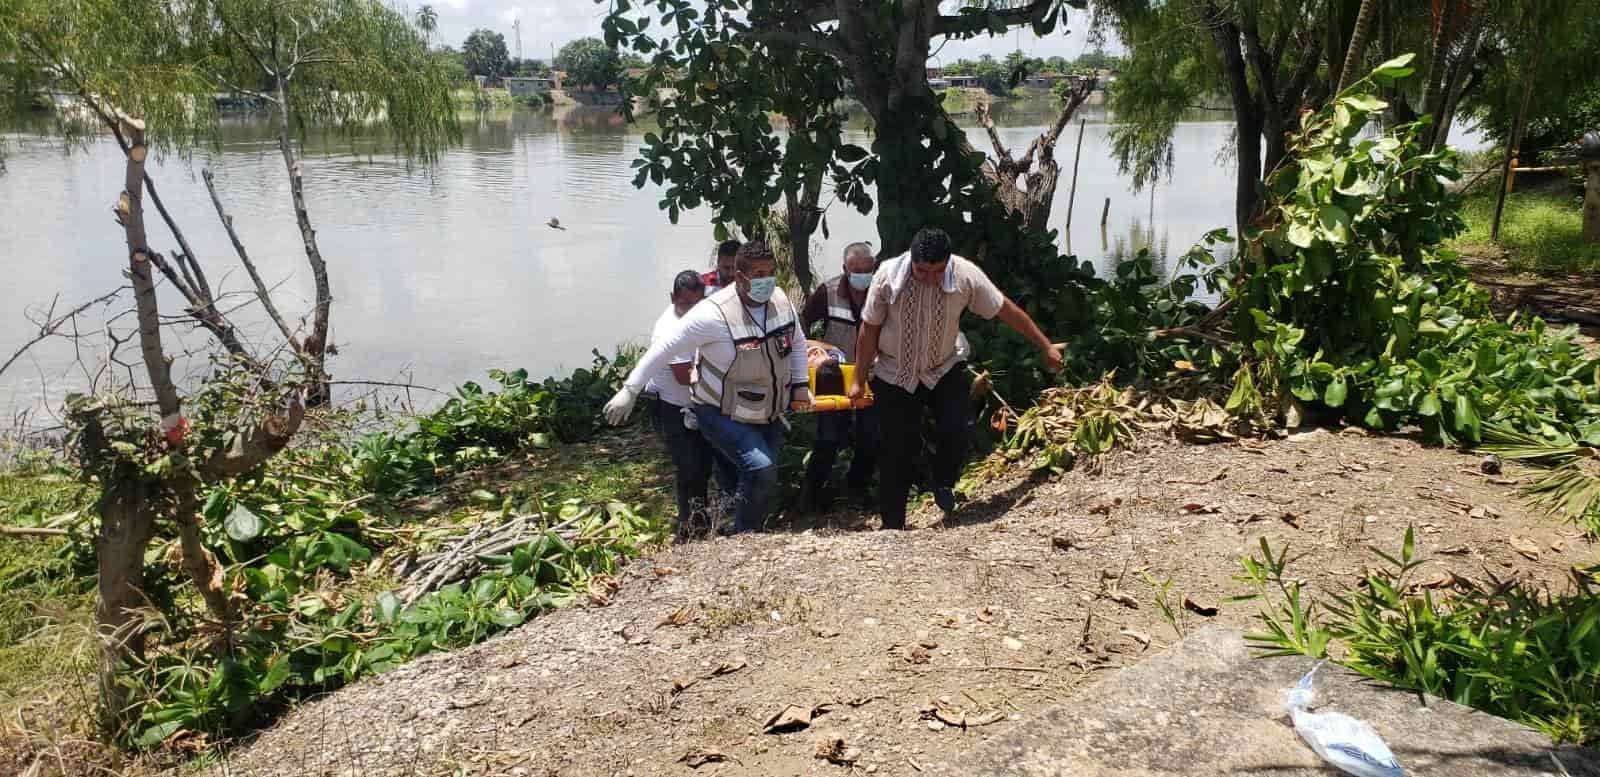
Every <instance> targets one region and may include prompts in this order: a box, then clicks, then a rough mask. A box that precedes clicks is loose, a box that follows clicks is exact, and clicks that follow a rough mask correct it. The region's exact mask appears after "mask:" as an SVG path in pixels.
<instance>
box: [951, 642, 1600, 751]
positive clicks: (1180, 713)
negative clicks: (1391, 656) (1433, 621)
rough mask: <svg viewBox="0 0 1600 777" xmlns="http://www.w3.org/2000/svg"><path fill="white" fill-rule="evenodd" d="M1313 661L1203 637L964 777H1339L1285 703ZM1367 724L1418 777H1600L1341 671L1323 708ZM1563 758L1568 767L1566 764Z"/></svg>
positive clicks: (1518, 733) (1016, 732)
mask: <svg viewBox="0 0 1600 777" xmlns="http://www.w3.org/2000/svg"><path fill="white" fill-rule="evenodd" d="M1312 663H1313V662H1312V661H1310V660H1309V659H1303V658H1273V659H1262V658H1256V657H1255V656H1253V655H1252V654H1251V653H1250V651H1249V650H1248V649H1247V648H1246V647H1245V644H1244V639H1243V638H1242V636H1241V635H1240V634H1239V633H1238V632H1234V631H1228V630H1224V629H1220V628H1214V629H1207V630H1203V631H1199V632H1195V633H1192V634H1191V635H1190V636H1189V637H1188V638H1186V639H1184V640H1182V641H1180V642H1179V643H1178V644H1176V645H1174V646H1173V647H1171V648H1169V649H1168V650H1167V651H1166V652H1164V653H1163V654H1161V655H1159V656H1155V657H1153V658H1150V659H1148V660H1146V661H1144V662H1142V663H1139V664H1137V665H1134V666H1131V667H1128V668H1126V669H1122V670H1120V671H1118V672H1117V673H1116V674H1115V675H1112V676H1111V677H1108V678H1107V679H1105V680H1103V681H1101V682H1099V683H1098V684H1096V685H1094V686H1092V687H1091V688H1089V689H1087V690H1085V691H1084V692H1082V693H1080V694H1078V695H1077V696H1075V697H1073V699H1072V700H1071V701H1070V702H1068V703H1067V704H1064V705H1062V706H1060V707H1057V708H1055V709H1053V710H1051V711H1049V712H1047V713H1046V714H1045V715H1044V716H1043V717H1041V718H1038V719H1035V720H1032V721H1029V722H1026V723H1022V724H1020V725H1018V726H1017V727H1016V728H1015V729H1013V730H1011V731H1009V732H1006V733H1004V734H1001V735H1000V736H998V737H996V738H994V739H992V740H990V741H989V742H987V743H986V744H984V745H983V746H982V747H980V748H978V749H976V750H975V751H973V752H972V753H970V754H969V755H968V757H967V759H966V761H965V762H964V763H962V764H959V765H958V766H957V768H956V769H954V772H955V773H957V774H963V775H982V776H984V777H1001V776H1002V775H1004V776H1005V777H1023V776H1024V775H1026V776H1027V777H1043V776H1044V775H1051V776H1052V777H1100V776H1101V775H1105V776H1106V777H1110V776H1111V775H1116V776H1117V777H1127V775H1141V774H1142V775H1191V776H1194V777H1201V776H1205V775H1223V774H1229V775H1233V774H1255V775H1273V776H1274V777H1329V775H1334V774H1339V772H1338V771H1337V770H1335V769H1333V768H1332V767H1330V766H1327V765H1326V764H1325V763H1324V762H1323V761H1321V759H1319V758H1317V756H1316V754H1315V753H1313V752H1312V751H1311V749H1310V748H1309V747H1307V746H1306V745H1305V744H1304V743H1303V742H1302V741H1301V740H1300V737H1299V735H1297V734H1296V733H1295V731H1294V729H1293V728H1292V727H1291V726H1290V724H1289V719H1288V715H1287V714H1286V713H1285V712H1284V709H1283V690H1284V689H1286V688H1288V687H1289V686H1291V685H1293V684H1294V682H1295V681H1296V680H1298V679H1299V678H1300V676H1301V675H1302V674H1304V673H1305V672H1306V671H1307V670H1308V669H1310V668H1311V665H1312ZM1324 708H1326V709H1333V710H1338V711H1340V712H1343V713H1345V714H1348V715H1353V716H1355V717H1358V718H1361V719H1363V720H1366V721H1367V722H1368V723H1370V724H1372V726H1373V728H1375V729H1377V731H1378V733H1379V734H1380V735H1382V736H1383V738H1384V741H1385V742H1387V743H1388V744H1389V747H1390V749H1392V750H1393V751H1394V753H1395V756H1396V757H1397V758H1399V760H1400V764H1401V765H1402V766H1403V767H1405V769H1406V773H1407V774H1411V775H1417V776H1418V777H1429V776H1430V775H1432V776H1436V777H1447V776H1448V777H1478V776H1479V775H1482V777H1489V776H1490V775H1493V777H1533V775H1540V776H1541V777H1567V776H1568V775H1570V777H1600V753H1597V752H1596V751H1594V750H1587V749H1580V748H1563V749H1559V750H1558V749H1555V748H1552V747H1551V746H1550V740H1549V739H1548V738H1546V737H1545V736H1544V735H1542V734H1540V733H1538V732H1536V731H1532V730H1529V729H1527V728H1524V727H1523V726H1520V725H1518V724H1515V723H1512V722H1510V721H1507V720H1504V719H1502V718H1497V717H1494V716H1492V715H1487V714H1484V713H1481V712H1476V711H1473V710H1471V709H1468V708H1466V707H1462V706H1460V705H1456V704H1452V703H1450V702H1446V701H1443V700H1439V699H1433V698H1427V699H1423V698H1422V697H1419V696H1418V695H1417V694H1414V693H1409V692H1405V691H1398V690H1395V689H1393V688H1388V687H1385V686H1383V685H1380V684H1378V683H1374V682H1371V681H1369V680H1367V679H1365V678H1363V677H1361V676H1360V675H1357V674H1355V673H1353V672H1350V671H1347V670H1344V669H1341V668H1339V667H1336V666H1334V665H1333V664H1328V665H1326V666H1324V667H1323V668H1322V670H1321V671H1319V672H1317V703H1316V705H1315V709H1324ZM1554 759H1559V760H1560V762H1559V765H1558V763H1557V761H1556V760H1554Z"/></svg>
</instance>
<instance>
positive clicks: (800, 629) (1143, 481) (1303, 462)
mask: <svg viewBox="0 0 1600 777" xmlns="http://www.w3.org/2000/svg"><path fill="white" fill-rule="evenodd" d="M1476 465H1477V460H1476V459H1475V458H1473V457H1469V456H1466V455H1463V454H1460V453H1456V452H1452V451H1448V450H1443V449H1439V448H1431V447H1426V446H1422V445H1419V444H1418V443H1416V442H1413V441H1411V440H1406V439H1401V438H1393V437H1378V436H1368V435H1365V434H1359V433H1355V432H1346V433H1338V432H1332V431H1314V432H1311V433H1307V434H1302V435H1297V436H1294V437H1291V438H1289V439H1287V440H1280V441H1276V442H1265V443H1261V442H1250V441H1245V442H1237V443H1231V444H1225V445H1213V446H1189V445H1182V444H1178V443H1175V442H1173V441H1170V440H1167V439H1163V438H1162V437H1161V436H1159V435H1157V436H1153V437H1147V438H1143V439H1141V440H1140V442H1139V443H1138V445H1137V447H1136V449H1135V450H1132V451H1127V452H1123V453H1119V454H1116V455H1113V456H1112V457H1110V458H1108V459H1107V460H1106V461H1105V467H1104V470H1103V472H1102V473H1101V474H1098V475H1091V474H1087V473H1085V472H1082V471H1077V472H1071V473H1067V474H1066V475H1063V476H1060V477H1057V478H1047V479H1037V478H1030V477H1028V476H1027V475H1025V474H1024V473H1022V472H1021V471H1019V470H1012V471H1010V472H1009V473H1007V474H1006V475H1004V476H1003V477H1001V478H999V479H997V480H995V481H993V482H992V483H990V484H988V485H985V486H983V487H981V488H980V489H978V490H976V491H975V493H973V494H972V495H971V496H970V498H969V499H968V501H967V503H966V504H965V506H964V507H962V509H961V510H960V511H959V513H958V514H957V515H956V516H955V517H954V518H953V519H951V520H948V521H945V522H943V523H941V522H939V520H938V518H937V516H936V513H935V511H934V510H933V509H931V506H930V507H927V508H924V509H922V510H920V511H919V512H917V513H914V514H913V516H912V519H911V523H912V525H913V527H914V529H913V530H912V531H909V532H904V533H900V532H893V533H885V532H878V531H874V530H873V526H874V521H873V520H872V519H870V518H868V517H866V516H863V515H860V514H859V513H854V512H849V511H846V512H840V513H835V514H833V515H830V516H826V517H824V518H822V519H819V520H816V521H804V522H797V521H788V520H785V521H781V522H780V524H779V526H778V527H777V529H776V531H775V532H774V533H772V534H770V535H766V536H760V537H753V538H741V539H737V540H712V541H706V542H695V543H689V544H687V545H681V546H672V547H670V548H663V549H662V550H660V551H658V552H656V553H652V554H649V555H647V556H646V557H645V558H643V559H642V560H641V561H640V562H639V563H637V564H634V565H631V566H630V567H629V568H628V569H627V570H626V572H624V573H623V574H622V575H621V577H620V585H619V587H618V589H617V590H616V591H615V592H614V593H612V594H611V595H610V596H608V597H607V598H606V600H605V601H598V602H597V601H589V602H584V603H581V604H580V605H579V606H577V607H574V608H569V609H567V610H563V611H560V612H556V613H552V614H550V615H548V616H546V617H543V618H541V619H539V620H537V621H535V622H534V623H532V624H530V625H528V626H526V627H524V628H521V629H518V630H517V631H515V632H512V633H510V634H507V635H505V636H503V637H500V638H497V639H494V640H491V641H489V642H487V643H485V644H483V645H480V646H477V647H474V648H471V649H468V650H464V651H461V652H458V653H452V654H447V655H440V656H436V657H432V658H428V659H424V660H423V661H419V662H416V663H414V664H411V665H408V666H406V667H403V668H400V669H397V670H396V671H394V672H392V673H389V674H387V675H385V676H384V677H381V678H378V679H375V680H373V681H370V682H365V683H361V684H359V685H357V686H355V687H352V688H350V689H348V690H346V691H344V692H341V693H338V694H335V695H333V696H331V697H329V698H326V699H322V700H319V701H315V702H312V703H309V704H307V705H304V706H303V707H300V708H298V709H296V710H294V711H293V712H291V713H290V714H289V715H287V716H286V717H284V718H283V719H282V721H281V722H279V723H278V724H277V725H275V726H274V727H273V728H272V729H271V730H269V731H267V732H266V733H264V734H263V735H262V736H261V737H260V738H259V739H257V740H256V741H255V742H253V743H252V744H250V745H249V746H248V747H246V748H244V749H242V750H239V751H237V752H235V753H233V754H232V755H231V756H229V757H228V758H227V760H226V762H225V763H223V764H219V765H218V766H217V768H216V769H215V770H214V771H215V772H216V773H218V774H220V773H222V769H223V768H224V767H225V768H226V770H227V773H229V774H248V775H269V774H284V775H287V774H305V773H334V772H339V771H341V770H344V769H348V768H352V765H353V764H360V767H359V768H361V769H363V770H366V771H368V772H380V773H381V772H385V771H389V770H401V771H406V770H416V771H420V772H422V773H428V772H439V771H445V770H450V769H457V768H459V769H464V770H465V771H466V772H467V773H505V772H508V771H509V772H511V773H518V772H517V771H516V770H517V769H518V768H526V769H530V770H532V771H530V772H529V773H539V770H544V773H549V774H563V775H565V774H573V775H576V774H617V773H623V772H631V773H632V774H635V775H638V776H640V777H643V776H644V775H668V774H672V775H676V774H683V773H685V766H684V763H683V761H684V760H685V759H686V758H687V759H690V763H694V762H695V760H696V758H697V757H696V755H695V754H699V756H698V758H702V759H708V760H709V761H710V762H711V763H713V764H716V763H717V762H719V761H720V762H723V763H724V765H723V766H720V767H719V766H715V765H714V766H713V767H712V768H713V769H721V770H722V772H720V773H730V774H731V773H738V774H804V773H820V772H819V770H821V771H822V772H828V773H831V770H833V769H836V768H837V767H834V766H830V765H828V764H827V763H825V762H824V761H821V760H819V759H818V757H817V754H816V753H817V750H818V742H819V741H829V740H831V739H834V738H840V739H843V740H844V741H845V745H846V747H847V748H848V749H850V750H852V751H854V755H853V757H852V759H851V760H853V761H854V764H853V765H854V766H855V768H858V769H864V770H867V771H868V772H869V773H876V774H883V775H915V774H922V773H950V766H949V765H950V763H951V762H952V761H954V760H955V759H956V758H957V757H958V756H959V755H960V754H961V753H963V752H965V751H967V750H969V749H970V748H972V747H974V746H975V745H977V744H980V743H981V742H983V741H986V740H987V739H989V738H990V737H992V736H994V735H996V734H999V733H1002V732H1004V731H1006V730H1008V729H1009V728H1011V727H1012V726H1014V725H1017V724H1018V723H1020V722H1026V721H1028V720H1030V719H1032V718H1034V717H1036V716H1037V715H1039V714H1041V713H1042V712H1043V711H1044V710H1045V709H1047V708H1048V707H1050V706H1052V705H1054V704H1056V703H1058V702H1059V701H1061V700H1063V699H1067V698H1070V697H1071V696H1072V695H1074V694H1075V693H1077V692H1078V691H1079V690H1080V689H1081V688H1083V687H1084V686H1085V685H1086V684H1087V683H1089V682H1090V681H1092V680H1093V679H1095V678H1096V677H1098V676H1100V675H1101V674H1102V673H1103V672H1105V671H1107V670H1110V669H1114V668H1116V667H1119V666H1126V665H1129V664H1133V663H1136V662H1138V661H1140V660H1142V659H1143V658H1144V657H1146V656H1148V655H1150V654H1152V653H1154V652H1155V651H1157V650H1159V649H1161V648H1162V647H1163V646H1165V645H1167V644H1170V643H1171V642H1173V641H1175V640H1176V639H1177V638H1178V637H1179V635H1180V634H1182V633H1184V632H1186V631H1187V630H1189V629H1192V628H1196V627H1198V626H1200V625H1202V624H1212V623H1216V624H1223V625H1228V626H1232V627H1238V628H1246V629H1251V630H1254V629H1255V628H1257V624H1256V622H1255V618H1256V614H1257V613H1258V611H1259V610H1260V606H1261V605H1260V604H1258V603H1254V602H1244V603H1240V602H1230V601H1228V598H1229V597H1230V596H1232V595H1235V594H1240V593H1246V592H1247V591H1248V586H1246V585H1244V584H1241V583H1239V582H1237V581H1235V580H1234V579H1233V576H1234V575H1237V574H1239V573H1240V571H1241V570H1240V566H1239V561H1240V559H1241V558H1245V557H1249V556H1250V555H1252V553H1254V552H1255V551H1254V549H1255V548H1256V546H1257V544H1258V542H1259V541H1260V540H1262V539H1265V540H1266V541H1267V542H1268V543H1270V545H1271V546H1272V547H1273V548H1274V549H1279V548H1288V549H1290V550H1291V552H1292V555H1294V556H1296V557H1298V558H1299V560H1298V561H1296V562H1295V567H1294V574H1295V575H1297V576H1299V577H1301V578H1304V579H1305V580H1306V581H1308V585H1309V588H1308V591H1307V593H1308V595H1309V596H1315V597H1316V598H1319V599H1321V598H1324V597H1325V596H1326V595H1327V594H1328V593H1329V592H1333V591H1339V590H1343V588H1345V587H1346V586H1348V585H1350V584H1351V582H1352V581H1353V580H1354V579H1356V578H1357V577H1358V576H1359V575H1360V574H1361V570H1362V569H1363V567H1364V566H1366V565H1368V564H1371V563H1376V562H1377V561H1378V560H1377V559H1376V558H1375V557H1373V556H1372V555H1371V554H1370V552H1369V551H1368V550H1367V548H1368V547H1372V548H1376V549H1378V550H1383V551H1386V552H1395V553H1397V552H1399V548H1400V546H1401V544H1402V543H1403V542H1404V535H1405V533H1406V530H1407V527H1408V526H1409V527H1412V528H1414V530H1415V533H1416V537H1417V539H1416V547H1417V553H1418V555H1419V557H1421V558H1424V559H1426V560H1427V561H1426V566H1424V567H1423V568H1421V569H1420V570H1418V571H1417V572H1415V573H1414V575H1413V577H1412V578H1411V580H1412V583H1413V584H1415V585H1420V586H1426V587H1435V586H1437V594H1438V595H1441V596H1442V595H1444V594H1445V593H1446V592H1448V591H1450V590H1451V588H1452V587H1453V586H1457V585H1469V584H1479V585H1481V584H1486V583H1487V581H1489V580H1491V579H1510V578H1517V579H1522V580H1526V581H1529V582H1530V583H1532V582H1533V581H1543V582H1548V583H1550V584H1551V585H1554V586H1557V587H1558V588H1559V587H1560V586H1562V585H1563V582H1562V581H1563V580H1564V576H1565V575H1566V574H1567V572H1568V569H1569V567H1571V566H1573V565H1581V564H1584V563H1587V562H1589V561H1591V560H1592V559H1591V549H1590V547H1589V546H1588V545H1587V543H1586V542H1585V541H1584V540H1583V539H1582V538H1581V537H1580V536H1579V535H1578V533H1577V532H1576V531H1575V530H1574V529H1572V528H1571V527H1566V526H1562V525H1560V524H1558V523H1554V522H1552V521H1550V520H1549V519H1548V518H1547V517H1545V516H1543V515H1540V514H1537V513H1532V512H1529V511H1528V510H1527V508H1526V507H1525V506H1524V505H1522V504H1521V501H1520V499H1519V498H1518V497H1517V496H1516V494H1515V487H1514V485H1512V484H1511V482H1512V481H1515V480H1518V479H1519V478H1520V477H1521V473H1516V472H1509V473H1506V474H1505V476H1503V477H1499V478H1494V479H1491V478H1490V477H1487V476H1484V475H1482V474H1481V473H1479V472H1477V466H1476ZM1493 480H1499V481H1501V482H1493ZM1469 514H1470V515H1469ZM1473 515H1476V516H1481V517H1472V516H1473ZM1523 544H1527V545H1529V546H1531V547H1532V548H1533V551H1530V553H1531V555H1532V556H1533V557H1534V558H1530V557H1529V555H1528V554H1527V553H1525V552H1523V551H1519V550H1518V547H1521V546H1522V545H1523ZM1441 581H1442V582H1441ZM931 700H942V703H944V704H947V705H949V707H950V708H951V709H952V710H953V711H954V712H952V714H955V712H959V711H965V715H966V719H967V720H968V721H973V720H985V721H991V722H990V723H989V724H988V725H981V726H978V725H971V726H969V727H968V728H966V729H962V728H957V727H951V726H949V725H947V724H944V723H942V722H939V721H938V720H937V717H936V716H934V715H930V714H928V713H926V712H925V710H926V709H927V708H928V707H929V705H930V704H937V703H939V702H934V701H931ZM791 705H792V706H793V707H795V708H798V709H800V710H802V711H805V715H804V717H806V718H811V719H812V720H811V722H810V723H809V725H805V724H802V725H801V728H803V729H804V730H803V731H800V732H798V733H788V734H776V733H763V731H764V729H765V727H766V726H767V725H769V724H768V720H769V718H771V717H773V716H775V715H776V714H778V713H779V712H780V711H782V710H784V709H785V708H786V707H789V706H791ZM813 716H814V717H813ZM335 728H339V729H344V730H345V731H346V732H347V733H340V734H339V735H338V736H332V737H330V736H328V733H329V732H331V731H333V730H334V729H335ZM707 754H711V755H709V756H708V755H707ZM728 770H731V771H728ZM713 773H718V772H713Z"/></svg>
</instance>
